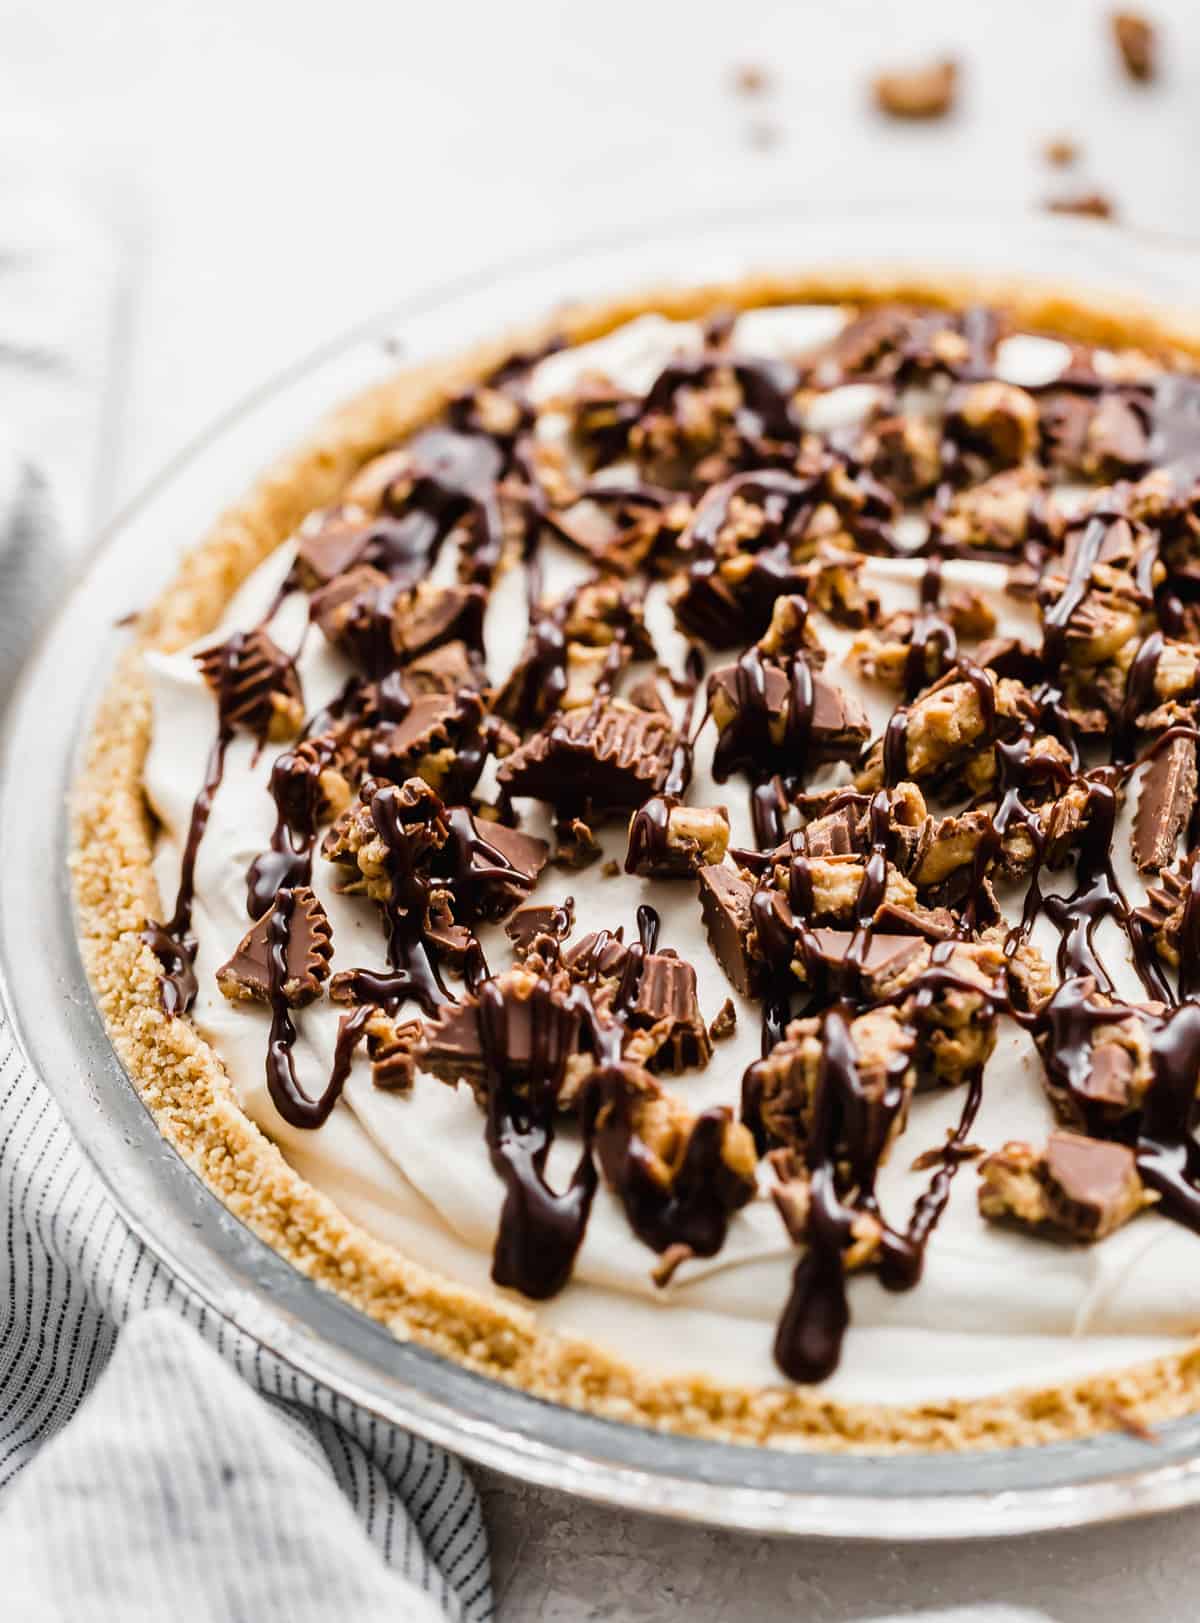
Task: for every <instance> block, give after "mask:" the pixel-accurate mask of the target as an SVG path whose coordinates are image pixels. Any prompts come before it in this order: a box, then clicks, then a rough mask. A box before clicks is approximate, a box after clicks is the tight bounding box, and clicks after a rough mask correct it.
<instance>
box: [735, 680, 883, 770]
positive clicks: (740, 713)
mask: <svg viewBox="0 0 1200 1623" xmlns="http://www.w3.org/2000/svg"><path fill="white" fill-rule="evenodd" d="M809 681H810V682H811V703H810V705H809V707H808V711H807V714H805V715H803V716H800V715H797V714H796V695H795V691H794V686H795V684H794V682H793V678H792V675H791V673H790V672H789V671H787V670H785V669H784V668H783V667H782V666H780V665H777V664H766V665H764V666H763V684H762V690H761V694H755V693H753V692H752V691H751V689H750V688H749V687H748V685H747V683H746V681H745V678H744V677H743V675H742V666H741V664H740V663H739V664H734V665H722V666H720V667H719V668H718V669H717V670H715V671H713V673H712V674H711V676H710V677H709V679H708V699H709V704H710V705H711V707H712V716H713V721H714V722H715V723H716V726H717V732H718V734H719V737H718V742H717V754H716V756H714V773H720V774H722V775H727V774H729V773H731V772H737V771H743V770H749V771H752V772H753V773H754V774H755V775H756V776H757V775H761V773H762V772H763V770H764V768H769V767H770V766H771V764H772V763H773V762H775V761H778V762H779V764H780V765H781V766H784V767H790V768H791V769H792V770H793V771H795V770H798V769H799V768H801V767H802V766H803V765H804V764H805V762H807V763H808V764H809V765H812V766H816V765H819V764H821V763H823V762H826V761H852V760H854V759H855V758H856V757H857V756H858V754H859V752H860V751H861V749H862V747H863V745H864V744H865V743H866V741H867V739H868V738H869V737H870V732H871V728H870V723H869V722H868V720H867V714H866V711H865V710H863V708H862V706H861V705H860V704H859V703H858V700H857V699H855V698H854V697H852V695H850V694H848V693H846V692H844V691H843V690H842V689H841V688H839V687H838V686H837V685H836V684H835V683H833V682H831V681H830V680H829V679H828V678H827V677H825V676H822V675H821V674H820V673H819V672H817V671H813V672H812V673H811V674H810V677H809Z"/></svg>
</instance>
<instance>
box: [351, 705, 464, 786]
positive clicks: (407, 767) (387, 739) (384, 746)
mask: <svg viewBox="0 0 1200 1623" xmlns="http://www.w3.org/2000/svg"><path fill="white" fill-rule="evenodd" d="M485 714H486V706H485V704H484V700H483V697H482V695H481V694H479V693H476V692H474V691H473V690H472V689H470V688H463V689H460V690H459V691H458V692H455V693H423V694H421V695H420V697H419V698H416V699H414V700H413V701H412V703H411V705H410V706H409V708H408V710H407V712H406V713H405V715H404V716H403V718H402V719H401V720H400V721H398V722H396V723H395V724H394V725H389V724H387V723H384V724H382V725H380V726H379V727H378V728H377V729H376V732H375V736H374V738H373V740H372V743H371V749H370V763H371V770H372V772H373V773H375V775H376V776H377V777H383V778H390V779H391V780H392V782H394V783H399V782H401V781H402V780H403V779H405V778H409V777H414V776H415V777H421V778H424V779H425V781H426V782H427V783H428V784H430V786H431V787H432V788H434V789H436V790H438V791H442V790H445V791H446V796H447V799H455V798H458V797H457V795H456V794H455V793H453V792H452V790H457V789H462V790H464V791H465V792H466V793H469V792H470V790H471V789H472V788H473V787H474V782H473V781H472V782H470V783H467V782H465V777H466V776H467V775H468V774H466V773H465V772H464V768H465V767H466V765H467V761H466V760H465V759H464V757H465V755H466V751H465V750H464V748H463V746H464V744H465V743H466V742H467V741H468V740H471V739H475V738H478V739H479V741H480V743H481V744H482V743H483V738H482V729H483V725H484V717H485ZM485 755H486V750H483V749H481V750H480V752H479V770H482V768H483V761H484V758H485ZM478 775H479V773H478V771H476V772H475V774H474V776H475V778H478ZM460 778H461V779H463V780H464V781H462V782H461V783H460V782H458V781H456V780H458V779H460Z"/></svg>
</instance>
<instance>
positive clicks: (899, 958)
mask: <svg viewBox="0 0 1200 1623" xmlns="http://www.w3.org/2000/svg"><path fill="white" fill-rule="evenodd" d="M853 941H854V932H853V931H852V930H831V929H825V928H817V929H813V930H809V931H807V932H806V933H805V942H806V946H808V944H811V945H810V946H808V950H810V951H812V952H813V955H814V958H815V960H816V961H815V963H814V964H810V965H809V968H810V970H811V969H813V968H816V967H817V966H818V965H820V966H821V967H823V968H825V969H833V970H838V969H841V968H842V967H843V966H844V965H845V963H846V959H847V956H848V955H849V952H850V946H851V943H852V942H853ZM926 956H927V953H926V948H925V942H924V940H923V939H922V937H921V936H919V935H888V934H886V933H884V932H883V931H881V930H879V929H873V930H872V931H871V932H870V934H869V935H868V937H867V944H866V948H865V950H863V951H861V952H860V953H859V954H858V956H857V962H858V964H859V966H860V968H861V970H862V973H863V974H864V975H865V976H866V977H868V980H869V981H879V980H882V979H883V978H884V977H886V976H889V975H896V974H898V973H899V972H900V971H901V970H902V969H903V968H904V966H905V965H906V964H910V963H912V962H913V961H914V960H916V959H917V958H923V957H926Z"/></svg>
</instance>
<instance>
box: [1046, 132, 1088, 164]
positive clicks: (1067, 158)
mask: <svg viewBox="0 0 1200 1623" xmlns="http://www.w3.org/2000/svg"><path fill="white" fill-rule="evenodd" d="M1081 151H1082V148H1081V147H1080V145H1079V142H1078V141H1076V140H1075V139H1074V137H1073V136H1070V135H1053V136H1051V137H1050V138H1049V140H1047V141H1044V142H1043V143H1042V157H1043V158H1045V160H1046V162H1047V163H1048V164H1052V165H1053V166H1054V168H1055V169H1068V168H1070V166H1071V165H1072V164H1073V163H1077V162H1078V160H1079V156H1080V153H1081Z"/></svg>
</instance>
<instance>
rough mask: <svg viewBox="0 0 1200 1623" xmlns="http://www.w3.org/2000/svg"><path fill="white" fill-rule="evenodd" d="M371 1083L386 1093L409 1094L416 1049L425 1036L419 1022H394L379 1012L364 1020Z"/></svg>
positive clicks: (414, 1070)
mask: <svg viewBox="0 0 1200 1623" xmlns="http://www.w3.org/2000/svg"><path fill="white" fill-rule="evenodd" d="M366 1029H367V1055H368V1058H369V1059H370V1061H371V1081H372V1082H373V1083H374V1084H375V1086H376V1087H377V1088H382V1089H384V1090H385V1092H388V1093H410V1092H411V1091H412V1085H413V1082H414V1080H415V1078H416V1074H417V1061H416V1053H417V1049H418V1048H419V1047H420V1045H421V1040H422V1038H423V1036H424V1027H423V1026H422V1024H421V1022H420V1021H419V1020H405V1021H396V1020H393V1019H392V1017H391V1016H390V1015H388V1014H385V1013H384V1012H383V1011H382V1010H375V1011H374V1012H373V1013H372V1014H371V1016H370V1018H369V1019H368V1020H367V1028H366Z"/></svg>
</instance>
